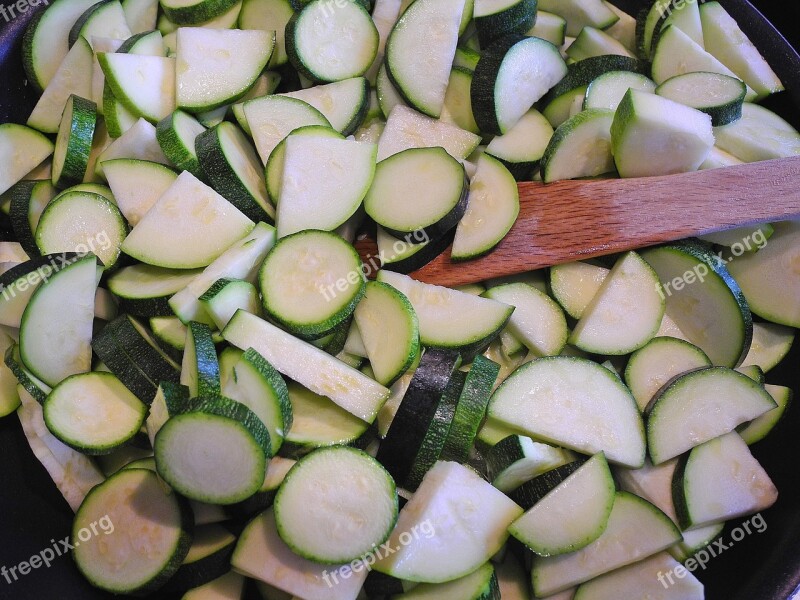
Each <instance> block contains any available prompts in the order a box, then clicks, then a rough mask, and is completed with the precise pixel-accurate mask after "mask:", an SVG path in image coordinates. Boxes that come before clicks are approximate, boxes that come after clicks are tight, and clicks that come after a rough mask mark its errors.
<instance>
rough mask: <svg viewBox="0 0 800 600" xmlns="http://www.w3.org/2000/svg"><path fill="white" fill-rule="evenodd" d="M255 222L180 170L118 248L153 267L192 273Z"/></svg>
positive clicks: (242, 235) (231, 243)
mask: <svg viewBox="0 0 800 600" xmlns="http://www.w3.org/2000/svg"><path fill="white" fill-rule="evenodd" d="M253 227H254V223H253V222H252V221H251V220H250V219H248V218H247V217H246V216H245V215H244V214H242V213H241V212H240V211H239V210H237V209H236V207H234V206H233V205H232V204H231V203H230V202H228V201H227V200H225V198H223V197H222V196H220V195H219V194H217V193H216V192H215V191H214V190H213V189H211V188H210V187H208V186H206V185H205V184H203V183H202V182H201V181H199V180H198V179H197V178H196V177H194V176H193V175H192V174H191V173H188V172H186V171H184V172H183V173H181V174H180V175H179V176H178V178H177V179H176V180H175V183H174V184H172V186H170V188H169V189H168V190H167V191H166V192H165V193H164V195H163V196H161V198H159V199H158V201H156V203H155V204H154V205H153V207H152V208H151V209H150V210H149V211H147V213H146V214H145V215H144V217H142V220H141V221H139V224H138V225H137V226H136V227H134V228H133V231H131V233H130V234H129V235H128V237H126V238H125V241H124V242H123V243H122V251H123V252H125V253H126V254H128V255H129V256H132V257H134V258H136V259H138V260H140V261H142V262H144V263H147V264H152V265H154V266H160V267H169V268H178V269H193V268H197V267H204V266H207V265H209V264H211V262H213V261H214V259H216V258H218V257H219V256H220V255H221V254H222V253H223V252H224V251H225V250H227V249H228V248H229V247H231V246H232V245H233V244H234V243H235V242H237V241H238V240H240V239H242V238H243V237H244V236H246V235H247V234H248V233H250V231H252V229H253Z"/></svg>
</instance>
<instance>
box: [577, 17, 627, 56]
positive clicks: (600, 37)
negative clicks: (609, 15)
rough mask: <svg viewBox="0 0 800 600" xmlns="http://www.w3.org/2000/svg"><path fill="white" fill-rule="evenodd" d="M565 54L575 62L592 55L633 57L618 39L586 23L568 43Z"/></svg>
mask: <svg viewBox="0 0 800 600" xmlns="http://www.w3.org/2000/svg"><path fill="white" fill-rule="evenodd" d="M565 54H566V55H567V57H569V58H571V59H572V60H574V61H576V62H578V61H581V60H584V59H586V58H591V57H593V56H613V55H616V56H628V57H630V58H635V56H634V55H633V53H632V52H631V51H630V50H628V49H627V48H626V47H625V46H624V45H622V44H621V43H620V42H619V41H617V40H615V39H614V38H613V37H611V36H610V35H608V34H607V33H604V32H603V31H601V30H600V29H596V28H594V27H589V26H588V25H587V26H586V27H584V28H583V29H581V32H580V33H579V34H578V37H576V38H575V41H574V42H572V43H571V44H570V45H569V47H568V48H567V50H566V52H565Z"/></svg>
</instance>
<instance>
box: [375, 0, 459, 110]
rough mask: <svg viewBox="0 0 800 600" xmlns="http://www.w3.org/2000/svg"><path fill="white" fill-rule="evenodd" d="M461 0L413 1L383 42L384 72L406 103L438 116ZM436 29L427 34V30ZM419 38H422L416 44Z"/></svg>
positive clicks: (451, 54) (453, 51)
mask: <svg viewBox="0 0 800 600" xmlns="http://www.w3.org/2000/svg"><path fill="white" fill-rule="evenodd" d="M464 9H465V1H464V0H422V1H421V2H414V3H413V4H412V5H411V6H409V7H408V9H407V10H406V11H405V12H402V14H401V16H400V18H399V19H398V20H397V23H396V24H395V26H394V28H393V29H392V32H391V33H390V34H389V39H388V40H387V41H386V58H385V61H386V72H387V74H388V76H389V79H390V80H391V82H392V84H393V85H394V86H395V88H397V91H398V92H399V93H400V94H401V95H402V97H403V99H404V100H405V101H406V102H408V104H409V105H410V106H412V107H414V108H415V109H416V110H418V111H419V112H421V113H423V114H426V115H428V116H429V117H433V118H434V119H438V118H439V116H440V114H441V112H442V107H443V106H444V98H445V93H446V92H447V83H448V80H449V78H450V69H451V66H452V64H453V57H454V56H455V52H456V45H457V43H458V34H459V29H460V27H461V18H462V15H463V13H464ZM433 31H435V32H436V35H435V36H430V35H429V32H433ZM420 39H426V43H425V44H420Z"/></svg>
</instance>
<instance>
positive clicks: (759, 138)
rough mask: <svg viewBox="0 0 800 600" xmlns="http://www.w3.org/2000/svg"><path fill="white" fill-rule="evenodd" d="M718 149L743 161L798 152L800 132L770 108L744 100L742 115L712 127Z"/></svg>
mask: <svg viewBox="0 0 800 600" xmlns="http://www.w3.org/2000/svg"><path fill="white" fill-rule="evenodd" d="M714 135H715V136H716V138H717V146H718V147H719V149H721V150H724V151H725V152H729V153H730V154H732V155H733V156H735V157H736V158H738V159H739V160H742V161H744V162H756V161H759V160H770V159H773V158H788V157H791V156H797V155H798V154H800V133H798V131H797V130H796V129H795V128H794V127H792V126H791V125H790V124H789V123H787V122H786V121H784V120H783V119H782V118H781V117H779V116H778V115H776V114H775V113H773V112H772V111H770V110H768V109H766V108H764V107H763V106H760V105H758V104H752V103H750V102H745V103H744V105H743V106H742V118H741V119H739V120H738V121H734V122H733V123H731V124H729V125H725V126H724V127H717V128H716V129H715V130H714Z"/></svg>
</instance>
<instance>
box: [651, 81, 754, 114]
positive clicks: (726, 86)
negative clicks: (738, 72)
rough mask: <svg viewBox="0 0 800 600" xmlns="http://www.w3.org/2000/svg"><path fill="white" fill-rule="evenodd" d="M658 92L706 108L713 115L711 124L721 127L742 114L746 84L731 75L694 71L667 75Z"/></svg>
mask: <svg viewBox="0 0 800 600" xmlns="http://www.w3.org/2000/svg"><path fill="white" fill-rule="evenodd" d="M656 94H658V95H659V96H663V97H665V98H669V99H670V100H674V101H675V102H680V103H681V104H685V105H686V106H691V107H692V108H696V109H697V110H701V111H703V112H704V113H706V114H707V115H710V116H711V124H712V125H713V126H714V127H719V126H722V125H728V124H729V123H732V122H734V121H736V120H738V119H740V118H741V117H742V104H743V103H744V98H745V96H746V95H747V87H746V86H745V84H744V83H743V82H742V81H741V80H739V79H736V78H735V77H729V76H728V75H720V74H719V73H702V72H694V73H685V74H683V75H676V76H675V77H672V78H670V79H667V80H666V81H665V82H664V83H662V84H661V85H660V86H658V89H657V90H656Z"/></svg>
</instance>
